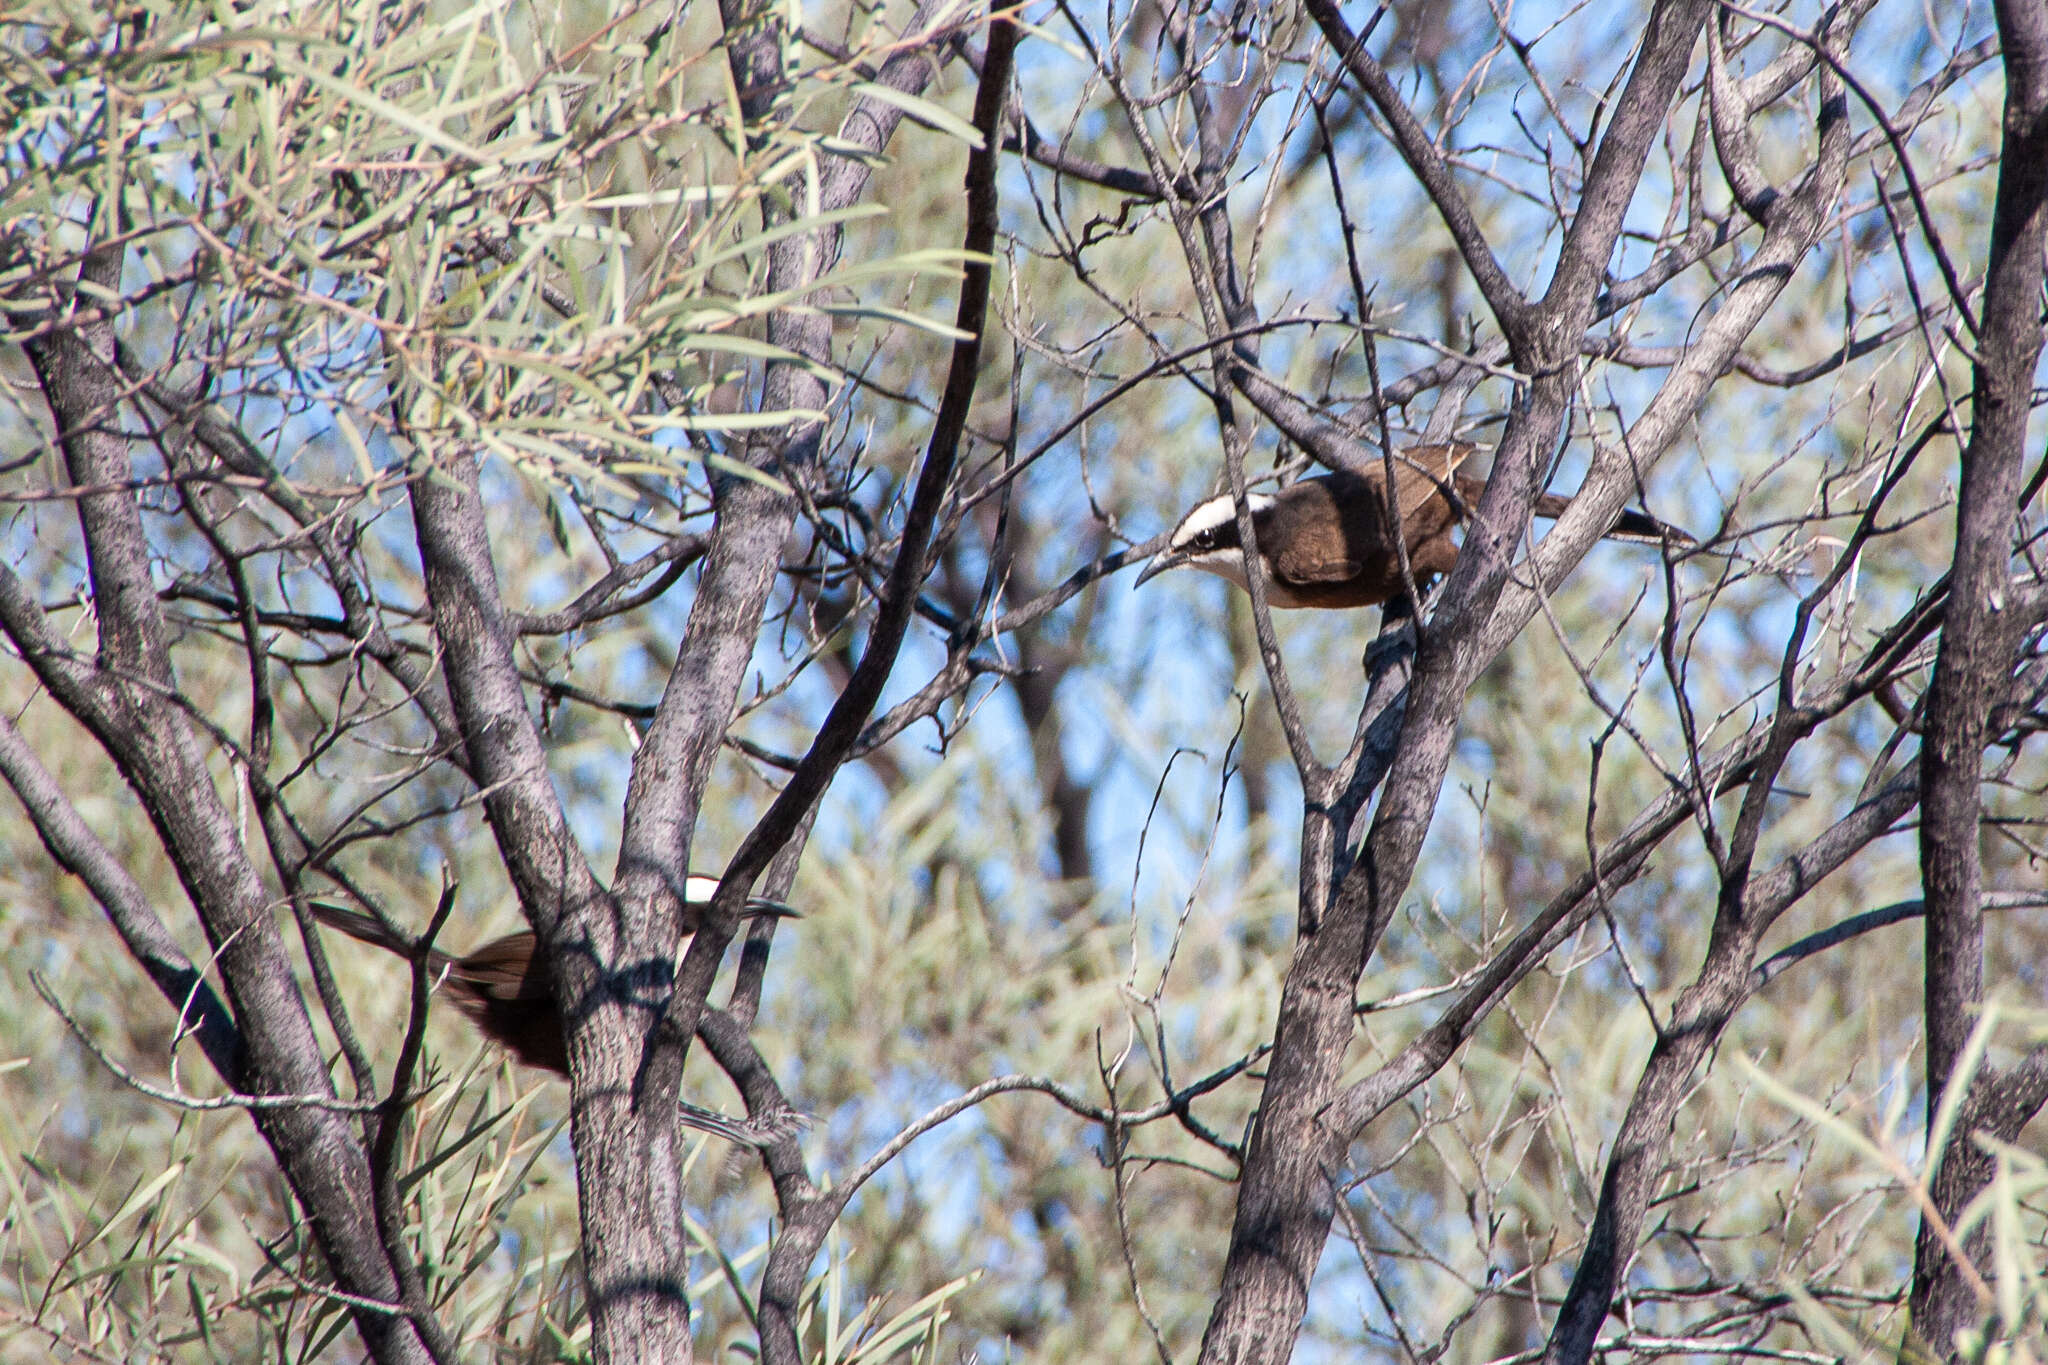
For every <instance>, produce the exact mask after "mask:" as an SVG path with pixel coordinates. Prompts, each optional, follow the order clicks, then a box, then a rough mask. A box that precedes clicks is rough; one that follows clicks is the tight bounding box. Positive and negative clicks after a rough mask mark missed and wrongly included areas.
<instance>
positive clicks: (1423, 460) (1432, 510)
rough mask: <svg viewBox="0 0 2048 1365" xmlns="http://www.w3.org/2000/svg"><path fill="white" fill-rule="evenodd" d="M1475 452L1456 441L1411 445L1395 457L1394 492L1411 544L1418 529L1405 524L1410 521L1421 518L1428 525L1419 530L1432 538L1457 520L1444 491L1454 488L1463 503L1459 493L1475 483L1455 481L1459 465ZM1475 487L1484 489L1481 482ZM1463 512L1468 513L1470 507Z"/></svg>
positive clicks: (1461, 495)
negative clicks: (1444, 443)
mask: <svg viewBox="0 0 2048 1365" xmlns="http://www.w3.org/2000/svg"><path fill="white" fill-rule="evenodd" d="M1478 449H1479V447H1477V446H1472V445H1466V444H1465V443H1464V442H1462V441H1458V442H1453V443H1451V444H1449V445H1431V446H1410V447H1408V449H1406V450H1403V451H1401V452H1399V453H1398V454H1396V455H1395V456H1394V491H1395V493H1396V494H1397V495H1398V496H1399V498H1400V501H1401V529H1402V530H1403V531H1404V532H1405V533H1406V534H1407V536H1408V539H1409V542H1410V544H1413V543H1414V540H1415V537H1416V532H1417V529H1418V528H1415V527H1411V526H1410V525H1409V524H1408V523H1409V522H1410V521H1411V520H1412V519H1414V518H1417V517H1421V518H1424V519H1426V520H1427V521H1429V522H1430V523H1431V524H1430V525H1429V526H1427V527H1425V528H1421V529H1422V533H1423V534H1425V535H1433V534H1435V533H1436V532H1437V531H1438V530H1440V529H1441V528H1442V527H1445V526H1448V525H1450V524H1451V523H1453V522H1456V521H1458V520H1459V519H1460V515H1459V511H1458V509H1455V508H1453V507H1452V506H1451V505H1450V500H1449V499H1448V498H1446V497H1445V496H1444V492H1445V490H1446V489H1448V488H1451V487H1453V486H1456V487H1457V488H1458V489H1459V490H1460V492H1459V498H1460V500H1461V501H1462V500H1464V493H1463V491H1462V490H1463V489H1464V488H1466V487H1468V486H1471V485H1473V484H1474V482H1475V481H1473V480H1470V479H1456V475H1457V472H1458V466H1459V465H1462V464H1463V463H1465V461H1467V460H1469V459H1471V458H1472V454H1473V452H1474V451H1476V450H1478ZM1454 480H1455V484H1454ZM1477 486H1479V487H1482V488H1483V487H1485V485H1484V484H1483V483H1480V484H1478V485H1477ZM1463 510H1464V511H1465V512H1467V513H1469V512H1470V511H1471V509H1470V508H1469V507H1467V508H1465V509H1463Z"/></svg>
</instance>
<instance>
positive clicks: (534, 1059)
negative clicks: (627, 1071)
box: [307, 876, 797, 1146]
mask: <svg viewBox="0 0 2048 1365" xmlns="http://www.w3.org/2000/svg"><path fill="white" fill-rule="evenodd" d="M717 889H718V882H717V879H716V878H713V877H695V876H693V877H691V878H689V879H688V881H687V882H686V883H685V884H684V888H683V896H684V904H685V905H686V906H687V907H690V908H697V909H701V908H702V907H703V906H704V905H706V904H708V903H709V902H710V900H711V895H712V893H713V892H714V891H716V890H717ZM307 906H308V908H309V909H311V910H312V912H313V918H315V919H317V920H319V921H320V922H321V923H322V924H325V925H327V926H328V927H329V928H332V929H339V930H340V931H341V932H342V933H344V934H347V935H348V936H349V937H350V938H353V939H360V940H361V941H362V942H364V943H369V944H373V945H375V946H376V947H379V948H383V949H385V950H386V951H388V952H393V953H396V954H398V955H399V956H400V957H403V958H408V959H410V958H411V957H412V956H413V953H414V950H415V949H414V944H413V943H412V942H411V941H410V940H409V939H407V938H405V937H404V936H403V935H401V934H397V933H394V932H392V931H391V930H389V929H387V928H385V927H384V926H383V925H382V924H380V923H378V921H377V920H376V919H374V918H373V917H371V916H369V915H366V914H363V913H362V912H361V911H359V910H351V909H348V908H347V907H346V906H340V905H334V904H332V903H330V902H327V901H308V902H307ZM741 913H742V914H743V915H744V916H745V917H747V918H749V919H759V918H762V917H763V916H775V917H783V916H794V915H796V913H797V912H796V911H795V910H793V909H791V908H790V907H789V906H787V905H784V904H783V903H782V902H781V901H771V900H764V899H762V898H760V897H758V896H757V897H750V898H749V899H748V901H747V903H746V908H745V909H744V910H743V911H742V912H741ZM534 946H535V940H534V936H533V933H532V931H531V930H528V931H524V932H521V933H517V934H507V935H505V937H503V938H499V939H493V940H491V941H490V942H489V943H486V944H485V945H484V946H483V947H481V948H478V949H477V950H476V951H475V952H473V953H469V954H466V955H464V956H461V957H458V956H456V955H454V954H452V953H444V952H442V951H441V950H440V949H438V948H437V949H434V950H433V951H431V952H429V953H428V954H427V971H428V973H429V974H430V975H431V976H432V977H433V979H434V981H435V983H436V984H437V985H438V986H439V988H440V989H441V990H442V991H443V992H444V993H445V994H446V995H447V997H448V999H449V1000H450V1001H451V1002H453V1004H454V1005H455V1008H456V1009H458V1010H461V1011H462V1013H463V1014H464V1015H465V1016H466V1017H467V1018H468V1019H469V1021H470V1022H471V1023H472V1024H475V1025H476V1026H477V1029H478V1030H479V1031H480V1032H481V1033H483V1035H484V1036H485V1037H487V1038H489V1039H491V1041H493V1042H495V1043H497V1044H499V1045H500V1046H502V1047H504V1048H505V1049H506V1050H507V1051H509V1052H510V1053H511V1054H512V1055H513V1056H514V1057H516V1058H518V1059H519V1060H520V1061H521V1062H524V1063H525V1064H526V1065H528V1066H537V1067H542V1068H544V1069H546V1070H548V1071H552V1072H555V1073H556V1074H557V1075H561V1076H566V1075H568V1074H569V1049H568V1045H567V1044H566V1043H565V1042H564V1041H563V1039H562V1014H561V1010H560V1008H559V1007H558V1006H557V1005H556V1003H555V974H554V971H553V969H552V968H550V967H549V966H548V961H547V959H546V958H545V957H542V956H539V955H537V954H536V953H535V951H534ZM689 946H690V939H689V936H688V935H686V936H685V937H684V939H683V941H682V943H681V945H680V946H679V947H678V948H677V950H676V952H677V956H678V958H679V959H680V957H681V955H682V953H684V952H686V951H688V949H689ZM682 1108H683V1122H684V1123H686V1124H688V1125H689V1126H690V1127H692V1128H700V1129H702V1130H703V1131H705V1132H707V1133H713V1134H716V1135H717V1136H719V1137H722V1138H725V1139H727V1140H728V1141H731V1142H738V1143H744V1144H747V1145H750V1146H759V1145H761V1143H762V1141H763V1139H764V1136H766V1137H772V1136H774V1134H773V1133H765V1134H764V1132H763V1131H762V1130H759V1129H756V1128H753V1127H749V1126H748V1125H747V1124H745V1123H743V1122H741V1121H739V1120H737V1119H731V1118H727V1117H726V1116H725V1115H723V1114H718V1113H714V1112H713V1111H711V1110H709V1109H700V1108H698V1107H697V1106H696V1105H694V1104H687V1103H686V1104H684V1105H683V1107H682Z"/></svg>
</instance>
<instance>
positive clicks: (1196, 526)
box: [1172, 493, 1273, 549]
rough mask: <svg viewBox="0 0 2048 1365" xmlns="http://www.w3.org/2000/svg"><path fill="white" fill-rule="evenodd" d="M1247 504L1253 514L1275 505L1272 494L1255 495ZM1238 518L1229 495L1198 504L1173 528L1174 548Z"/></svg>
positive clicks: (1247, 500)
mask: <svg viewBox="0 0 2048 1365" xmlns="http://www.w3.org/2000/svg"><path fill="white" fill-rule="evenodd" d="M1245 501H1246V502H1248V503H1250V504H1251V509H1252V511H1253V512H1263V511H1265V510H1266V509H1267V508H1269V507H1271V506H1272V505H1273V495H1272V494H1271V493H1253V494H1251V495H1249V496H1248V497H1247V498H1246V499H1245ZM1236 516H1237V508H1236V505H1235V504H1234V503H1232V502H1231V500H1230V495H1229V494H1228V493H1222V494H1219V495H1217V496H1216V497H1213V498H1211V499H1209V500H1208V501H1207V502H1203V503H1197V504H1196V505H1195V506H1194V507H1193V508H1191V509H1190V510H1189V512H1188V514H1187V515H1186V516H1184V517H1182V518H1181V519H1180V525H1178V526H1176V527H1174V528H1173V541H1172V547H1173V548H1174V549H1179V548H1180V547H1181V546H1183V545H1185V544H1187V543H1188V542H1189V541H1190V540H1193V539H1194V538H1195V537H1196V536H1198V535H1200V534H1202V532H1204V531H1213V530H1215V529H1216V528H1217V527H1218V526H1221V525H1223V524H1224V523H1225V522H1227V521H1230V520H1232V519H1233V518H1235V517H1236Z"/></svg>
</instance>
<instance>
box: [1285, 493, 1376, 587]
mask: <svg viewBox="0 0 2048 1365" xmlns="http://www.w3.org/2000/svg"><path fill="white" fill-rule="evenodd" d="M1362 482H1363V481H1362V480H1358V479H1355V478H1353V477H1352V476H1350V475H1347V474H1330V475H1325V476H1323V477H1321V478H1315V479H1303V480H1302V481H1301V482H1300V483H1297V484H1294V485H1291V486H1290V487H1288V488H1287V489H1286V490H1285V491H1283V492H1282V493H1281V494H1280V498H1279V500H1278V501H1277V502H1276V503H1275V504H1274V505H1273V508H1272V510H1271V511H1270V512H1269V513H1267V515H1266V517H1265V518H1263V519H1262V520H1261V523H1260V526H1259V553H1260V555H1261V556H1262V557H1263V558H1264V559H1265V560H1266V562H1267V563H1268V564H1269V565H1270V566H1271V568H1272V574H1273V577H1275V578H1277V579H1278V580H1280V582H1282V583H1285V584H1287V585H1289V586H1292V587H1314V586H1316V585H1317V584H1323V583H1343V582H1346V581H1348V580H1350V579H1353V578H1356V577H1358V571H1359V568H1360V567H1361V566H1360V560H1359V556H1360V555H1361V554H1362V553H1366V552H1368V550H1369V547H1368V546H1366V545H1365V542H1366V541H1367V540H1369V539H1370V538H1371V536H1370V532H1369V531H1367V532H1364V533H1361V528H1360V527H1358V526H1355V525H1352V524H1350V521H1351V520H1352V519H1353V518H1355V514H1356V513H1357V512H1358V511H1359V510H1360V509H1361V508H1367V507H1369V506H1370V505H1371V503H1372V502H1374V501H1376V500H1377V499H1378V497H1379V490H1378V489H1377V488H1373V489H1370V490H1367V489H1364V488H1362V487H1361V486H1360V485H1361V484H1362ZM1347 509H1349V511H1350V513H1351V514H1352V516H1351V517H1347Z"/></svg>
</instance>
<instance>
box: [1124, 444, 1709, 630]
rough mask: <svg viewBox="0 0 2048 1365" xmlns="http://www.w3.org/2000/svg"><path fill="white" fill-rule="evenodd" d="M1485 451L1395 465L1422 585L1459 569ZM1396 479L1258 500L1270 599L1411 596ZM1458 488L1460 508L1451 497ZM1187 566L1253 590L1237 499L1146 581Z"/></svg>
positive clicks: (1630, 528) (1322, 482)
mask: <svg viewBox="0 0 2048 1365" xmlns="http://www.w3.org/2000/svg"><path fill="white" fill-rule="evenodd" d="M1477 449H1478V447H1476V446H1470V445H1464V444H1454V445H1427V446H1411V447H1409V448H1408V449H1407V450H1405V451H1402V452H1401V453H1400V454H1398V455H1396V456H1395V457H1394V492H1395V495H1396V497H1397V498H1398V499H1399V502H1400V507H1401V534H1402V536H1403V538H1404V539H1406V540H1407V542H1408V561H1409V564H1410V566H1411V567H1412V568H1413V569H1414V570H1415V581H1416V582H1417V583H1418V584H1420V583H1426V582H1428V581H1429V580H1430V579H1432V578H1434V577H1436V576H1438V575H1440V574H1446V573H1449V572H1450V571H1451V566H1452V565H1454V564H1456V563H1457V562H1458V546H1457V543H1456V542H1455V541H1453V540H1452V539H1451V531H1452V530H1453V529H1454V528H1455V527H1456V526H1457V525H1458V524H1459V523H1460V522H1462V521H1463V520H1464V519H1465V518H1466V517H1467V516H1469V515H1470V514H1471V512H1472V509H1473V508H1474V507H1477V506H1478V505H1479V498H1480V495H1481V494H1483V493H1484V492H1485V491H1486V480H1484V479H1476V478H1474V477H1472V476H1471V475H1470V474H1460V473H1458V472H1457V469H1458V466H1459V465H1461V464H1463V463H1464V462H1465V461H1466V459H1467V458H1469V457H1470V456H1471V455H1472V453H1473V452H1474V451H1475V450H1477ZM1386 484H1387V479H1386V473H1385V471H1384V470H1383V469H1382V468H1381V466H1380V465H1378V464H1374V465H1373V466H1372V468H1371V470H1370V471H1369V472H1367V473H1366V474H1364V475H1362V476H1361V475H1357V474H1325V475H1323V476H1321V477H1319V478H1314V479H1303V480H1301V481H1300V482H1298V483H1292V484H1289V485H1288V486H1287V487H1285V488H1283V489H1281V490H1280V491H1279V492H1277V493H1253V494H1252V495H1251V496H1250V498H1249V499H1248V501H1249V502H1250V504H1251V514H1252V528H1253V530H1254V531H1255V532H1256V533H1257V535H1258V543H1259V559H1260V560H1261V562H1262V564H1263V566H1264V568H1265V570H1266V598H1267V600H1268V601H1269V602H1271V603H1272V604H1273V605H1274V606H1276V607H1370V606H1376V605H1378V604H1380V603H1383V602H1387V601H1391V600H1393V599H1395V598H1398V597H1400V595H1401V555H1400V552H1399V551H1398V550H1397V549H1396V548H1395V545H1394V535H1393V526H1392V523H1391V522H1390V520H1389V518H1388V516H1387V500H1386V495H1385V489H1386ZM1447 489H1454V490H1455V491H1456V493H1457V499H1456V501H1455V502H1454V501H1453V500H1452V498H1451V497H1450V496H1448V494H1447V492H1446V490H1447ZM1570 504H1571V500H1570V499H1569V498H1566V497H1564V496H1562V495H1560V494H1557V493H1545V494H1543V495H1542V496H1541V497H1539V498H1537V499H1536V515H1537V516H1539V517H1555V516H1558V515H1559V514H1560V513H1562V512H1563V511H1564V509H1565V508H1566V507H1568V506H1570ZM1607 535H1608V536H1609V537H1610V538H1611V539H1615V540H1637V541H1647V542H1649V543H1650V544H1653V545H1664V544H1675V545H1690V544H1692V543H1693V538H1692V537H1691V536H1689V535H1687V534H1686V533H1685V532H1683V531H1681V530H1679V529H1678V528H1677V527H1675V526H1669V525H1666V524H1665V523H1664V522H1661V521H1659V520H1657V519H1656V518H1655V517H1653V516H1651V515H1650V514H1649V513H1647V512H1638V511H1635V510H1633V509H1631V510H1629V511H1626V512H1623V513H1622V514H1621V517H1620V519H1619V520H1617V521H1616V522H1615V524H1614V526H1613V527H1612V528H1611V529H1609V530H1608V532H1607ZM1182 566H1186V567H1188V568H1192V569H1202V570H1205V571H1206V572H1208V573H1212V574H1215V575H1217V576H1218V577H1219V578H1227V579H1229V580H1230V581H1231V582H1233V583H1235V584H1237V585H1238V586H1239V587H1240V588H1242V587H1246V586H1247V584H1246V580H1245V568H1244V549H1243V546H1242V545H1240V544H1239V542H1238V536H1237V511H1236V508H1235V506H1234V505H1233V504H1232V502H1231V500H1230V495H1229V494H1228V493H1226V494H1223V495H1222V496H1221V497H1215V498H1211V499H1209V500H1208V501H1207V502H1205V503H1202V504H1201V505H1199V506H1197V507H1196V508H1195V509H1194V510H1193V511H1191V512H1189V513H1188V514H1187V515H1186V516H1184V517H1182V518H1181V520H1180V525H1178V526H1176V527H1174V529H1173V537H1172V539H1171V540H1170V541H1169V542H1168V543H1167V546H1166V548H1165V549H1164V550H1161V551H1160V552H1159V553H1158V554H1157V555H1154V556H1153V558H1152V562H1151V563H1149V564H1147V565H1146V566H1145V571H1144V572H1143V573H1141V574H1139V575H1138V582H1140V583H1143V582H1144V581H1145V580H1146V579H1148V578H1151V577H1153V576H1154V575H1156V574H1162V573H1164V572H1166V571H1167V570H1168V569H1177V568H1181V567H1182Z"/></svg>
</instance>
